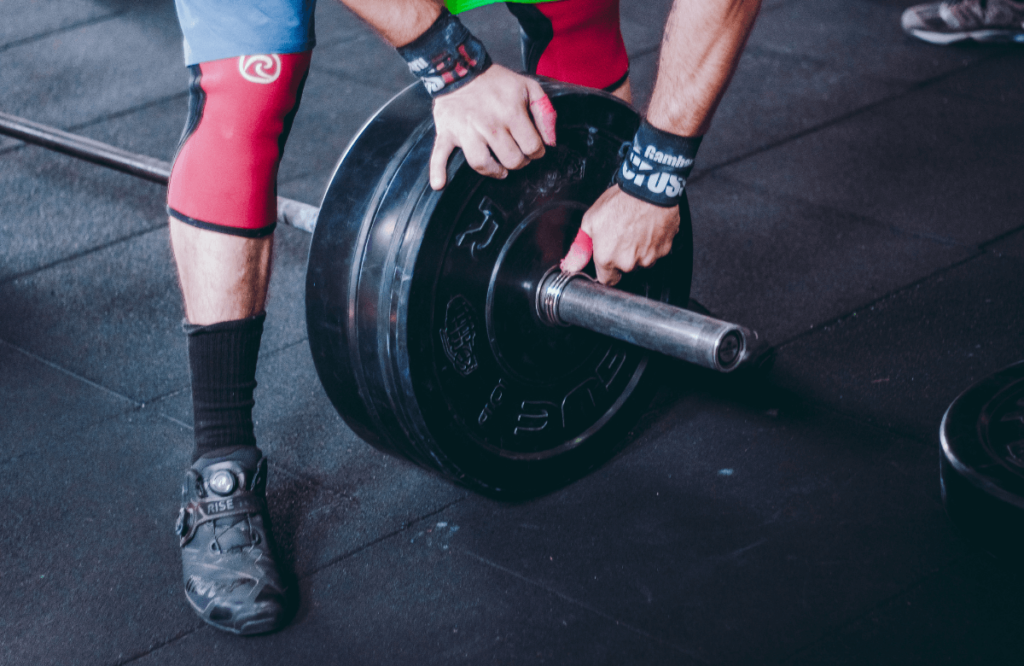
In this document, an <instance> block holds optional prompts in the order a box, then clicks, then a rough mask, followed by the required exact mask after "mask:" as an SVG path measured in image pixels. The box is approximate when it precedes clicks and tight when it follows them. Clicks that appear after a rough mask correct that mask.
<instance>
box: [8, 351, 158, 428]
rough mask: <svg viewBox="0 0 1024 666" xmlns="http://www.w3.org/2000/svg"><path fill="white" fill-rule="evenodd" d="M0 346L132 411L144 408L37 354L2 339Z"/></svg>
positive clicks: (135, 401) (141, 404) (138, 403)
mask: <svg viewBox="0 0 1024 666" xmlns="http://www.w3.org/2000/svg"><path fill="white" fill-rule="evenodd" d="M0 344H2V345H5V346H7V347H10V348H11V349H13V350H15V351H17V352H19V353H21V354H23V355H25V356H27V357H28V358H30V359H32V360H34V361H37V362H38V363H42V364H43V365H45V366H47V367H49V368H52V369H54V370H56V371H58V372H60V373H62V374H65V375H67V376H68V377H71V378H72V379H75V380H77V381H79V382H82V383H83V384H87V385H88V386H91V387H92V388H94V389H98V390H100V391H103V392H104V393H107V394H109V395H112V396H114V397H115V398H118V399H120V400H123V401H125V402H127V403H128V404H130V405H131V406H132V409H142V408H143V407H144V406H145V405H144V404H143V403H140V402H139V401H137V400H135V399H133V398H131V397H129V396H127V395H124V394H123V393H118V392H117V391H115V390H114V389H112V388H108V387H106V386H103V385H102V384H99V383H97V382H94V381H93V380H91V379H88V378H86V377H83V376H82V375H79V374H78V373H75V372H73V371H71V370H68V369H67V368H65V367H63V366H61V365H58V364H57V363H54V362H53V361H50V360H48V359H45V358H43V357H42V356H39V355H38V354H34V353H32V352H30V351H28V350H27V349H22V348H21V347H19V346H18V345H16V344H13V343H11V342H8V341H7V340H3V339H2V338H0ZM129 411H130V410H129Z"/></svg>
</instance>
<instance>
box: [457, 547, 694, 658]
mask: <svg viewBox="0 0 1024 666" xmlns="http://www.w3.org/2000/svg"><path fill="white" fill-rule="evenodd" d="M452 550H454V551H455V552H456V553H461V554H463V555H466V556H468V557H471V558H473V559H475V560H477V561H479V562H480V563H482V564H485V565H487V566H489V567H492V568H494V569H497V570H498V571H501V572H503V573H505V574H507V575H509V576H512V577H513V578H517V579H519V580H521V581H523V582H524V583H527V584H529V585H532V586H534V587H538V588H540V589H542V590H544V591H545V592H547V593H548V594H553V595H554V596H556V597H558V598H559V599H562V600H563V601H566V602H568V603H570V604H572V605H574V606H577V607H579V608H582V609H584V610H586V611H588V612H590V613H593V614H594V615H597V616H598V617H601V618H604V619H605V620H608V621H609V622H613V623H615V626H618V627H623V628H624V629H627V630H628V631H632V632H633V633H635V634H637V635H639V636H643V637H644V638H646V639H648V640H650V641H652V642H655V643H660V644H661V645H664V646H666V647H669V648H671V649H673V650H675V651H677V652H679V653H680V654H684V655H686V656H687V657H689V658H691V659H693V660H694V661H697V662H700V663H702V664H709V663H711V662H709V661H707V660H706V659H703V658H702V657H700V656H699V655H697V654H695V653H694V652H691V651H689V650H687V649H686V648H684V647H682V646H679V645H676V644H674V643H670V642H668V641H666V640H664V639H662V638H659V637H658V636H655V635H653V634H650V633H648V632H646V631H644V630H643V629H640V628H639V627H634V626H633V625H631V624H629V623H627V622H623V621H622V620H619V619H617V618H615V617H614V616H612V615H609V614H607V613H605V612H603V611H601V610H598V609H597V608H594V607H593V606H591V605H589V604H587V603H584V602H582V601H580V600H578V599H574V598H573V597H570V596H568V595H567V594H563V593H562V592H559V591H558V590H555V589H552V588H550V587H548V586H546V585H544V584H542V583H540V582H539V581H535V580H532V579H530V578H527V577H526V576H524V575H523V574H521V573H519V572H517V571H515V570H513V569H509V568H508V567H505V566H502V565H500V564H498V563H497V562H492V561H491V560H488V559H487V558H485V557H481V556H480V555H477V554H476V553H474V552H472V551H469V550H466V549H464V548H453V549H452Z"/></svg>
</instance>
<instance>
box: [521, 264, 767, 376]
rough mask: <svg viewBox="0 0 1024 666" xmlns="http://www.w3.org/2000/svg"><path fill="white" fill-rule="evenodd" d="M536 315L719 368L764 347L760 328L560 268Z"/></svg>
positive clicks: (546, 282) (546, 284) (543, 290)
mask: <svg viewBox="0 0 1024 666" xmlns="http://www.w3.org/2000/svg"><path fill="white" fill-rule="evenodd" d="M537 314H538V316H540V318H541V320H542V321H544V322H545V323H547V324H550V325H556V326H566V325H573V326H579V327H581V328H585V329H587V330H590V331H595V332H597V333H601V334H603V335H607V336H610V337H613V338H616V339H618V340H622V341H623V342H628V343H630V344H634V345H636V346H638V347H643V348H644V349H650V350H651V351H656V352H659V353H662V354H665V355H666V356H671V357H673V358H678V359H681V360H683V361H688V362H690V363H694V364H696V365H699V366H702V367H705V368H710V369H712V370H717V371H718V372H731V371H733V370H735V369H736V368H738V367H740V366H741V365H743V364H744V363H745V362H747V361H750V360H752V359H754V358H756V357H757V356H758V355H759V353H760V351H761V348H762V346H763V341H762V340H761V339H760V337H759V336H758V335H757V333H756V332H754V331H751V330H749V329H747V328H744V327H742V326H739V325H737V324H731V323H729V322H726V321H721V320H719V319H715V318H714V317H708V316H706V315H702V314H699V313H697V312H692V311H690V310H684V309H683V308H678V307H675V306H674V305H669V304H668V303H663V302H661V301H656V300H653V299H649V298H644V297H642V296H636V295H634V294H630V293H628V292H625V291H620V290H618V289H614V288H612V287H606V286H605V285H603V284H599V283H597V282H594V281H593V280H591V279H590V278H589V277H588V276H586V275H582V274H579V273H576V274H565V273H560V272H559V271H558V270H557V269H556V270H554V271H552V272H550V273H549V274H548V275H547V276H546V277H545V278H544V279H543V280H542V281H541V285H540V287H539V288H538V291H537Z"/></svg>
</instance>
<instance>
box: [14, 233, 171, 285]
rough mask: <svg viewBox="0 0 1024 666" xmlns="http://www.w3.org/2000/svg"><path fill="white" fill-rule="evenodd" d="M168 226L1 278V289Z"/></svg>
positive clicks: (126, 237) (128, 236)
mask: <svg viewBox="0 0 1024 666" xmlns="http://www.w3.org/2000/svg"><path fill="white" fill-rule="evenodd" d="M166 226H167V221H166V220H161V221H160V222H159V223H157V224H155V225H153V226H150V227H146V228H144V229H140V230H139V231H135V232H132V233H130V234H128V235H126V236H121V237H119V238H115V239H114V240H111V241H108V242H106V243H102V244H100V245H96V246H94V247H91V248H88V249H86V250H82V251H81V252H76V253H74V254H69V255H68V256H66V257H61V258H60V259H57V260H55V261H51V262H50V263H48V264H43V265H42V266H37V267H35V268H32V269H29V270H27V271H24V272H22V273H16V274H14V275H11V276H9V277H5V278H0V287H3V286H6V285H8V284H10V283H12V282H17V281H18V280H21V279H23V278H27V277H32V276H33V275H37V274H39V273H42V272H44V271H48V270H50V269H51V268H55V267H57V266H60V265H61V264H64V263H67V262H73V261H77V260H79V259H82V258H84V257H88V256H89V255H91V254H95V253H96V252H102V251H103V250H108V249H110V248H112V247H114V246H115V245H118V244H120V243H124V242H127V241H131V240H135V239H136V238H140V237H142V236H145V235H146V234H150V233H153V232H154V231H160V230H161V229H163V228H165V227H166Z"/></svg>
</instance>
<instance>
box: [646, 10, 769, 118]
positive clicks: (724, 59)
mask: <svg viewBox="0 0 1024 666" xmlns="http://www.w3.org/2000/svg"><path fill="white" fill-rule="evenodd" d="M760 7H761V0H676V1H675V4H674V5H673V7H672V12H671V13H670V14H669V18H668V24H667V25H666V27H665V38H664V41H663V43H662V47H661V58H660V60H659V62H658V78H657V82H656V83H655V86H654V94H653V95H652V96H651V103H650V106H649V107H648V111H647V121H648V122H649V123H651V124H652V125H654V126H655V127H657V128H659V129H662V130H665V131H666V132H671V133H672V134H677V135H680V136H701V135H703V134H704V133H705V132H707V130H708V127H709V125H710V124H711V117H712V116H713V115H714V112H715V108H716V107H717V106H718V103H719V101H721V99H722V95H724V94H725V90H726V88H727V87H728V85H729V80H730V78H731V77H732V74H733V72H734V71H735V70H736V65H737V63H738V62H739V59H740V55H741V54H742V53H743V47H744V46H745V45H746V43H747V37H748V36H749V35H750V30H751V28H752V27H753V25H754V19H755V18H756V17H757V12H758V10H759V9H760Z"/></svg>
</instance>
